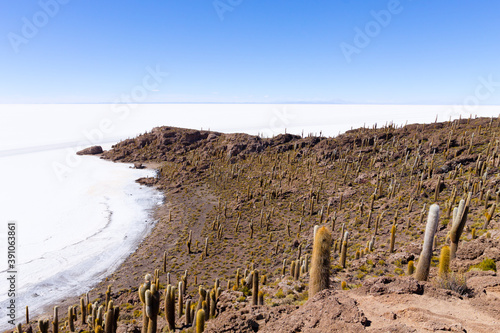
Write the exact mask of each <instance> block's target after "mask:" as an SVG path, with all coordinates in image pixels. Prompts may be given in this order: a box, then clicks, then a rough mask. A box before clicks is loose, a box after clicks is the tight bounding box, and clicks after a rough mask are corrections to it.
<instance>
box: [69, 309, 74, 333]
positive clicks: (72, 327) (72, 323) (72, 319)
mask: <svg viewBox="0 0 500 333" xmlns="http://www.w3.org/2000/svg"><path fill="white" fill-rule="evenodd" d="M68 326H69V331H70V332H74V331H75V315H74V313H73V306H72V305H71V306H69V307H68Z"/></svg>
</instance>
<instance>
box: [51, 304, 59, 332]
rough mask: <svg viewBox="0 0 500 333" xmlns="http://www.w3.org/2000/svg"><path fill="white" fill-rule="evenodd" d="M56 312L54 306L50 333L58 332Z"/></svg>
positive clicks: (56, 308) (56, 309)
mask: <svg viewBox="0 0 500 333" xmlns="http://www.w3.org/2000/svg"><path fill="white" fill-rule="evenodd" d="M58 310H59V307H57V306H54V320H53V321H52V332H53V333H58V332H59V318H58Z"/></svg>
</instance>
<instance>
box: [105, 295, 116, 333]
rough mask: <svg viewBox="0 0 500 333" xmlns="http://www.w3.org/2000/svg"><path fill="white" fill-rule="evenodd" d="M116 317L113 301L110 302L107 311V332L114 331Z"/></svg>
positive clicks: (111, 332)
mask: <svg viewBox="0 0 500 333" xmlns="http://www.w3.org/2000/svg"><path fill="white" fill-rule="evenodd" d="M114 319H115V309H114V306H113V301H112V300H110V301H109V302H108V310H107V311H106V323H105V324H104V332H105V333H113V325H114Z"/></svg>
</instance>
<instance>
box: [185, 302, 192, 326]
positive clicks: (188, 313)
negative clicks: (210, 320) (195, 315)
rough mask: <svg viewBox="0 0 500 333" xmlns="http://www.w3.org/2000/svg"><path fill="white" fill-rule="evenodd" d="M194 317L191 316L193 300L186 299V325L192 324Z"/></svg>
mask: <svg viewBox="0 0 500 333" xmlns="http://www.w3.org/2000/svg"><path fill="white" fill-rule="evenodd" d="M192 323H193V319H192V318H191V300H190V299H188V300H187V301H186V326H191V324H192Z"/></svg>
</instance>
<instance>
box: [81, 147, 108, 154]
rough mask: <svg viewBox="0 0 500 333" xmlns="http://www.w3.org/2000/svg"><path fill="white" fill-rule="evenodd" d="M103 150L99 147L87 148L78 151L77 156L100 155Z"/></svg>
mask: <svg viewBox="0 0 500 333" xmlns="http://www.w3.org/2000/svg"><path fill="white" fill-rule="evenodd" d="M102 152H103V150H102V147H101V146H92V147H89V148H85V149H82V150H80V151H78V152H77V153H76V154H77V155H97V154H102Z"/></svg>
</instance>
